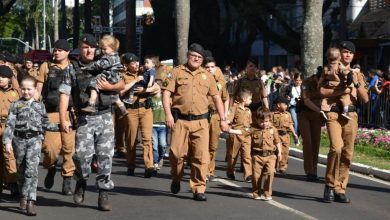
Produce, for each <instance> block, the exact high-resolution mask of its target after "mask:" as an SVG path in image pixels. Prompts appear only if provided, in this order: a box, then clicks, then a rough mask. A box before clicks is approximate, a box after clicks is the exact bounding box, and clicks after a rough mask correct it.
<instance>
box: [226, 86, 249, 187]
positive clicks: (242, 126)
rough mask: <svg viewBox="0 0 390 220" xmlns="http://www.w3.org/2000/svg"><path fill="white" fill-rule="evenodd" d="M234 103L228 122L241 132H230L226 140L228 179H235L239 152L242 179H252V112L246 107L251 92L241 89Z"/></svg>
mask: <svg viewBox="0 0 390 220" xmlns="http://www.w3.org/2000/svg"><path fill="white" fill-rule="evenodd" d="M236 100H237V101H238V103H235V104H234V105H233V106H232V108H230V110H229V113H228V123H229V124H230V126H231V128H232V129H234V130H241V134H234V133H230V134H229V138H228V139H227V142H226V148H227V171H226V175H227V177H228V178H229V179H231V180H235V179H236V177H235V174H234V173H235V165H236V162H237V159H238V153H239V152H240V156H241V160H242V164H243V168H244V180H245V181H247V182H251V181H252V165H251V137H250V133H249V132H250V126H251V123H252V113H251V110H250V109H249V108H248V107H247V106H249V105H250V104H251V103H252V93H251V92H250V91H249V90H241V91H240V92H239V93H238V97H237V98H236Z"/></svg>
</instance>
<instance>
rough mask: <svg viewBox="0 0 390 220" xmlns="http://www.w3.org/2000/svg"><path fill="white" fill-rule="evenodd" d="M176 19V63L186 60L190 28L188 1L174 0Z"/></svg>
mask: <svg viewBox="0 0 390 220" xmlns="http://www.w3.org/2000/svg"><path fill="white" fill-rule="evenodd" d="M175 15H176V16H175V20H176V41H177V48H176V51H177V55H176V62H177V64H183V63H185V62H187V56H186V53H187V50H188V32H189V29H190V1H188V0H176V2H175Z"/></svg>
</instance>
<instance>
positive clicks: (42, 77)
mask: <svg viewBox="0 0 390 220" xmlns="http://www.w3.org/2000/svg"><path fill="white" fill-rule="evenodd" d="M69 64H70V62H66V63H65V64H57V63H51V62H50V63H48V62H45V63H43V64H42V65H41V67H40V68H39V71H38V74H37V76H36V77H35V78H36V80H37V81H38V82H41V83H44V82H45V81H46V80H47V77H48V73H49V66H50V67H54V68H57V69H60V70H63V69H65V68H66V67H67V66H68V65H69Z"/></svg>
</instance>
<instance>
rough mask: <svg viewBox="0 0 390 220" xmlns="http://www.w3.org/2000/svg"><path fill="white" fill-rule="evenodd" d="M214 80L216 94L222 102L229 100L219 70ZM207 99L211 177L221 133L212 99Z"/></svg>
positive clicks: (209, 172)
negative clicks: (209, 116)
mask: <svg viewBox="0 0 390 220" xmlns="http://www.w3.org/2000/svg"><path fill="white" fill-rule="evenodd" d="M218 69H219V68H218ZM214 79H215V82H216V83H217V89H218V93H219V95H220V96H221V99H222V102H225V101H227V100H229V94H228V91H227V87H226V82H225V79H224V77H223V74H222V72H221V70H220V69H219V72H217V71H216V72H215V74H214ZM208 99H209V109H210V111H211V113H212V115H211V119H210V126H209V127H210V141H209V152H210V164H209V170H208V175H209V176H213V175H214V171H215V158H216V156H217V155H216V154H217V149H218V142H219V135H220V133H221V128H220V127H219V123H220V118H219V115H218V112H217V109H216V108H215V105H214V102H213V98H212V97H211V96H209V97H208Z"/></svg>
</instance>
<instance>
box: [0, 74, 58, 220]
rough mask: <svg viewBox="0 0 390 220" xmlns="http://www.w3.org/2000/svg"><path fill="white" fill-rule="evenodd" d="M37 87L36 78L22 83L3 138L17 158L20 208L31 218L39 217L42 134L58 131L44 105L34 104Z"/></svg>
mask: <svg viewBox="0 0 390 220" xmlns="http://www.w3.org/2000/svg"><path fill="white" fill-rule="evenodd" d="M36 87H37V81H36V80H35V78H33V77H31V76H26V77H25V78H24V79H22V81H21V95H22V98H20V99H19V100H18V101H16V102H14V103H12V105H11V108H10V110H9V113H8V117H7V123H6V128H5V131H4V136H3V144H4V145H5V148H6V151H7V152H8V153H11V152H12V151H13V152H14V154H15V157H16V166H17V182H18V186H19V190H20V193H21V199H20V207H19V208H20V209H21V210H26V214H27V215H29V216H35V215H36V211H35V205H34V203H35V201H36V196H37V185H38V165H39V159H40V156H41V148H42V140H43V133H44V132H45V131H59V126H58V124H53V123H50V122H49V118H48V117H47V113H46V109H45V105H44V104H43V103H41V102H37V101H35V99H34V95H35V93H36V92H37V88H36ZM12 147H13V148H12Z"/></svg>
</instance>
